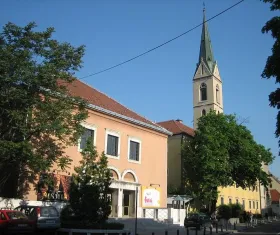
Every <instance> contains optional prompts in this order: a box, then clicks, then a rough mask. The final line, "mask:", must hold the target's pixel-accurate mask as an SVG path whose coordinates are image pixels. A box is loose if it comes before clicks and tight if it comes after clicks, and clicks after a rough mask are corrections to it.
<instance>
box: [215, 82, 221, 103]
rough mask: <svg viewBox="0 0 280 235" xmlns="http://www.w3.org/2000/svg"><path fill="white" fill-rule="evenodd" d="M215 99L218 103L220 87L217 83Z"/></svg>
mask: <svg viewBox="0 0 280 235" xmlns="http://www.w3.org/2000/svg"><path fill="white" fill-rule="evenodd" d="M216 101H217V103H220V88H219V85H218V84H217V86H216Z"/></svg>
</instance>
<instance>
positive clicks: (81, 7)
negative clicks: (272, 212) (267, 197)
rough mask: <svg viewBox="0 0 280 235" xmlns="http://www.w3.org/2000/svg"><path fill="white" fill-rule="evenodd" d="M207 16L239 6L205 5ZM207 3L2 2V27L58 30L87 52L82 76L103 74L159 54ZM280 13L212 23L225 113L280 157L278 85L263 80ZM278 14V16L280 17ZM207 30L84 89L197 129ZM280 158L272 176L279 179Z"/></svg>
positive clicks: (252, 11) (243, 11) (244, 8)
mask: <svg viewBox="0 0 280 235" xmlns="http://www.w3.org/2000/svg"><path fill="white" fill-rule="evenodd" d="M204 2H205V5H206V14H207V17H208V18H210V17H211V16H213V15H215V14H217V13H219V12H220V11H222V10H224V9H225V8H227V7H229V6H230V5H233V4H234V3H235V2H237V1H233V0H231V1H225V0H215V1H213V0H205V1H204ZM202 5H203V1H202V0H185V1H183V0H174V1H170V0H161V1H159V0H154V1H148V0H143V1H130V0H119V1H116V0H108V1H104V0H103V1H98V0H93V1H92V0H83V1H77V0H76V1H74V0H60V1H55V0H48V1H35V0H33V1H32V0H24V1H23V0H21V1H20V0H18V1H16V0H2V1H1V8H0V26H1V28H2V26H3V25H4V24H6V23H7V22H8V21H10V22H13V23H15V24H18V25H21V26H24V25H25V24H27V23H28V22H30V21H35V22H36V23H37V24H38V30H43V29H45V28H46V27H49V26H52V27H55V29H56V33H55V34H54V37H55V38H56V39H58V40H60V41H67V42H69V43H71V44H72V45H75V46H79V45H81V44H84V45H86V54H85V56H84V67H83V68H82V69H81V70H80V72H79V73H77V77H83V76H86V75H88V74H91V73H94V72H98V71H100V70H102V69H105V68H107V67H110V66H112V65H115V64H117V63H120V62H122V61H124V60H126V59H129V58H131V57H133V56H135V55H138V54H140V53H142V52H144V51H146V50H148V49H150V48H152V47H155V46H157V45H159V44H161V43H163V42H165V41H167V40H169V39H171V38H173V37H175V36H177V35H179V34H181V33H183V32H185V31H187V30H188V29H190V28H192V27H193V26H195V25H197V24H199V23H201V21H202V8H203V7H202ZM275 14H276V13H275V12H274V13H273V12H270V9H269V4H265V3H262V2H261V1H259V0H247V1H245V2H243V3H241V4H240V5H239V6H237V7H235V8H234V9H232V10H230V11H228V12H226V13H225V14H223V15H221V16H219V17H218V18H216V19H214V20H212V21H211V22H209V30H210V35H211V40H212V46H213V50H214V56H215V59H216V60H217V61H218V65H219V69H220V73H221V76H222V79H223V96H224V112H225V113H227V114H230V113H236V114H237V115H238V116H240V117H242V118H248V123H246V125H247V126H248V128H249V129H250V130H251V131H252V134H253V135H254V137H255V139H256V140H257V141H258V142H259V143H261V144H263V145H265V146H266V147H268V148H271V149H272V152H273V153H274V155H278V147H277V140H276V139H275V137H274V131H275V122H276V119H275V118H276V110H274V109H273V108H271V107H269V102H268V95H269V93H270V92H271V91H273V90H275V89H276V87H277V85H276V84H275V82H274V80H273V79H272V80H264V79H261V77H260V75H261V73H262V70H263V68H264V65H265V62H266V58H267V56H268V55H270V53H271V47H272V44H273V40H272V38H271V36H270V35H265V34H262V33H261V28H262V26H263V25H264V23H265V22H266V21H267V20H269V19H270V18H271V17H272V16H274V15H275ZM278 14H279V13H278ZM200 34H201V28H198V29H196V30H194V31H192V32H191V33H189V34H187V35H185V36H183V37H181V38H179V39H178V40H175V41H173V42H172V43H170V44H168V45H166V46H164V47H162V48H160V49H158V50H156V51H153V52H151V53H149V54H147V55H145V56H143V57H141V58H139V59H137V60H135V61H132V62H130V63H128V64H126V65H123V66H121V67H118V68H116V69H113V70H111V71H108V72H105V73H102V74H99V75H97V76H93V77H89V78H87V79H85V82H87V83H88V84H90V85H92V86H93V87H95V88H97V89H99V90H100V91H102V92H104V93H106V94H107V95H109V96H111V97H112V98H114V99H116V100H117V101H119V102H120V103H122V104H124V105H125V106H127V107H129V108H130V109H132V110H134V111H136V112H138V113H139V114H141V115H142V116H145V117H146V118H148V119H150V120H152V121H156V122H158V121H164V120H169V119H177V118H180V119H182V120H183V121H184V123H185V124H186V125H189V126H192V125H193V124H192V120H193V106H192V77H193V74H194V71H195V66H196V63H197V62H198V54H199V42H200ZM279 167H280V160H279V157H276V159H275V161H274V163H273V164H272V165H271V166H270V169H271V171H272V172H273V173H274V174H275V175H277V176H278V177H279V176H280V171H279Z"/></svg>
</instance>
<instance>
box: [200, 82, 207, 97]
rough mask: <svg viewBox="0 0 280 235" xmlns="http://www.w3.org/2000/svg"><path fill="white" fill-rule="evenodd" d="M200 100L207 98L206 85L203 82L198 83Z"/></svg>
mask: <svg viewBox="0 0 280 235" xmlns="http://www.w3.org/2000/svg"><path fill="white" fill-rule="evenodd" d="M200 100H201V101H204V100H207V86H206V84H205V83H202V84H201V85H200Z"/></svg>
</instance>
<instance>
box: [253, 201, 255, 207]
mask: <svg viewBox="0 0 280 235" xmlns="http://www.w3.org/2000/svg"><path fill="white" fill-rule="evenodd" d="M253 209H255V202H254V201H253Z"/></svg>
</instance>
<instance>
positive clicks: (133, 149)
mask: <svg viewBox="0 0 280 235" xmlns="http://www.w3.org/2000/svg"><path fill="white" fill-rule="evenodd" d="M129 159H130V160H133V161H139V143H137V142H135V141H130V151H129Z"/></svg>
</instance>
